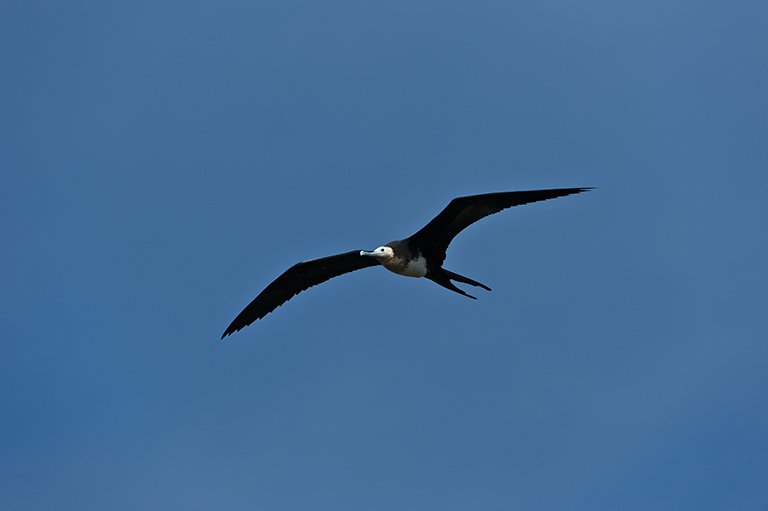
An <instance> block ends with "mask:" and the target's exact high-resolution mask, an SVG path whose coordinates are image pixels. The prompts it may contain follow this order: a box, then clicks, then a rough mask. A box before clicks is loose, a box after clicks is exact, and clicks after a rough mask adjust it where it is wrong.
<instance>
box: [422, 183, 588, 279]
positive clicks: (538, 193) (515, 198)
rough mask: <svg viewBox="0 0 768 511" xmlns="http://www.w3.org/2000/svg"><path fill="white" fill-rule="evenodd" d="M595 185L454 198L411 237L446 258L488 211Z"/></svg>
mask: <svg viewBox="0 0 768 511" xmlns="http://www.w3.org/2000/svg"><path fill="white" fill-rule="evenodd" d="M587 190H591V188H560V189H557V190H531V191H526V192H499V193H486V194H483V195H471V196H469V197H458V198H456V199H453V200H452V201H451V202H450V204H448V206H446V208H445V209H444V210H443V211H442V212H441V213H440V214H439V215H437V216H436V217H435V218H433V219H432V220H431V221H430V222H429V223H428V224H427V225H425V226H424V228H422V229H421V230H420V231H419V232H417V233H416V234H414V235H413V236H411V237H410V238H408V240H407V241H408V242H409V243H410V244H411V246H413V247H418V248H419V249H420V250H421V251H422V253H424V254H425V255H426V254H429V255H430V256H432V257H434V258H436V259H439V261H440V264H442V263H443V261H444V260H445V251H446V250H447V249H448V245H449V244H450V243H451V240H453V238H454V237H455V236H456V235H457V234H459V233H460V232H461V231H462V230H464V229H465V228H466V227H468V226H469V225H471V224H473V223H475V222H477V221H478V220H480V219H481V218H484V217H486V216H488V215H492V214H494V213H498V212H499V211H501V210H503V209H507V208H511V207H512V206H520V205H521V204H528V203H529V202H537V201H542V200H547V199H554V198H556V197H563V196H565V195H570V194H572V193H580V192H585V191H587Z"/></svg>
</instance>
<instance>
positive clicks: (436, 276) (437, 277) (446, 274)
mask: <svg viewBox="0 0 768 511" xmlns="http://www.w3.org/2000/svg"><path fill="white" fill-rule="evenodd" d="M426 277H427V278H428V279H429V280H431V281H432V282H434V283H435V284H439V285H441V286H443V287H444V288H446V289H450V290H451V291H454V292H456V293H459V294H460V295H464V296H466V297H468V298H472V299H473V300H477V298H475V297H474V296H472V295H470V294H467V293H465V292H464V291H462V290H461V289H459V288H458V287H456V286H454V285H453V282H451V280H455V281H456V282H461V283H462V284H469V285H470V286H475V287H482V288H483V289H485V290H486V291H490V290H491V288H490V287H488V286H486V285H485V284H481V283H479V282H477V281H474V280H472V279H469V278H467V277H464V276H463V275H459V274H458V273H453V272H452V271H448V270H446V269H444V268H440V269H439V270H438V271H436V272H435V271H430V272H429V273H428V274H427V275H426Z"/></svg>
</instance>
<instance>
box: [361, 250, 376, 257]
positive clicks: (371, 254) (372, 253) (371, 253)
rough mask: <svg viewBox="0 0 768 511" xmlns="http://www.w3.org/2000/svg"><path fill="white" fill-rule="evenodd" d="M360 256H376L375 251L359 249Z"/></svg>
mask: <svg viewBox="0 0 768 511" xmlns="http://www.w3.org/2000/svg"><path fill="white" fill-rule="evenodd" d="M360 255H361V256H368V257H376V256H377V254H376V253H375V252H366V251H365V250H361V251H360Z"/></svg>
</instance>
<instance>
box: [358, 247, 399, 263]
mask: <svg viewBox="0 0 768 511" xmlns="http://www.w3.org/2000/svg"><path fill="white" fill-rule="evenodd" d="M360 255H361V256H368V257H375V258H376V259H378V260H379V261H381V262H382V263H384V262H386V261H389V260H391V259H392V258H393V257H395V251H394V250H392V247H388V246H386V245H384V246H381V247H379V248H377V249H376V250H374V251H373V252H366V251H365V250H361V251H360Z"/></svg>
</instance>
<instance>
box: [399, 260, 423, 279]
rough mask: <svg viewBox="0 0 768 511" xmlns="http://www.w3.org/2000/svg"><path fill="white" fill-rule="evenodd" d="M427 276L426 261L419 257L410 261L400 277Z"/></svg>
mask: <svg viewBox="0 0 768 511" xmlns="http://www.w3.org/2000/svg"><path fill="white" fill-rule="evenodd" d="M426 274H427V260H426V259H424V256H419V258H418V259H414V260H413V261H410V262H409V263H408V265H407V266H406V267H405V269H404V270H403V271H402V273H400V275H405V276H406V277H423V276H424V275H426Z"/></svg>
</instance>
